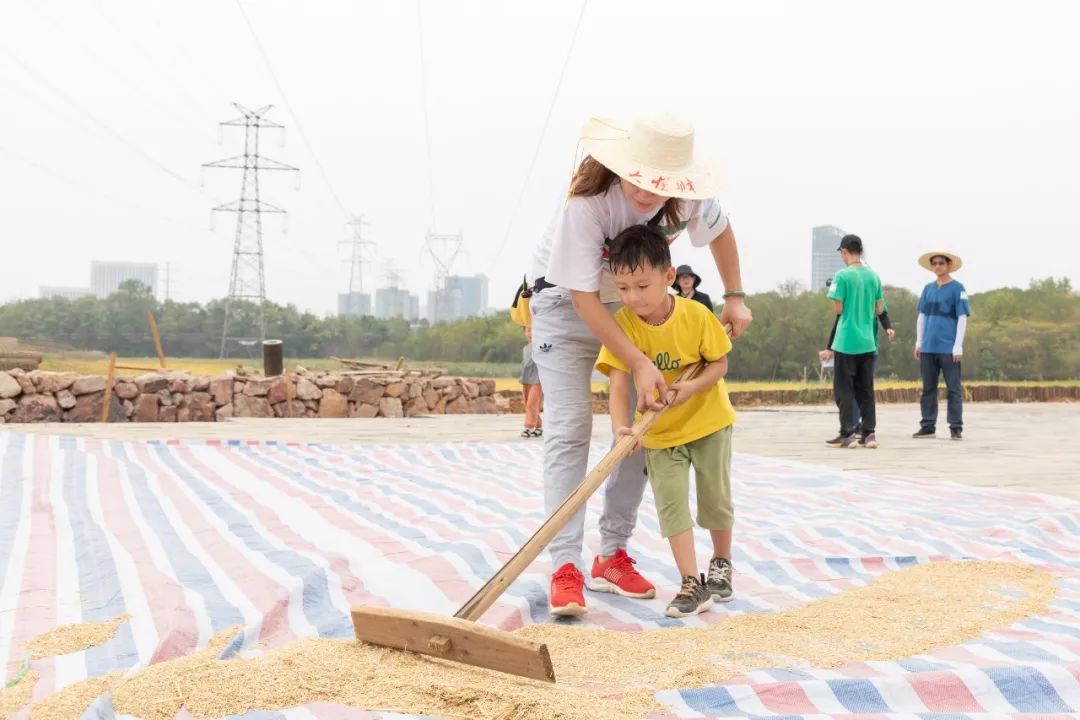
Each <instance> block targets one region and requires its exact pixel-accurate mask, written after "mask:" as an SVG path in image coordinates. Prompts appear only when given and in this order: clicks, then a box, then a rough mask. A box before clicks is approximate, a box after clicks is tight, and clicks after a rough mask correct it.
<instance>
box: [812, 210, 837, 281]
mask: <svg viewBox="0 0 1080 720" xmlns="http://www.w3.org/2000/svg"><path fill="white" fill-rule="evenodd" d="M845 234H846V233H844V231H843V230H841V229H840V228H838V227H835V226H833V225H819V226H818V227H816V228H814V229H813V233H812V236H813V239H812V241H811V259H810V289H811V290H823V289H825V288H826V287H828V283H829V281H831V280H832V278H833V275H835V274H836V272H837V271H838V270H843V269H844V261H843V260H841V259H840V253H839V252H837V248H838V247H840V238H842V237H844V235H845Z"/></svg>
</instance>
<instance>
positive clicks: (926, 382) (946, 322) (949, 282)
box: [912, 250, 971, 440]
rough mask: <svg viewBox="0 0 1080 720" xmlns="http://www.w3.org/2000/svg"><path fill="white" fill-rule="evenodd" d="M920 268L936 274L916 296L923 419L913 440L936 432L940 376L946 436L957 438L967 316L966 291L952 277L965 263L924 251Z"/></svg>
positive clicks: (944, 253)
mask: <svg viewBox="0 0 1080 720" xmlns="http://www.w3.org/2000/svg"><path fill="white" fill-rule="evenodd" d="M919 264H920V265H922V266H923V267H924V268H926V269H927V270H929V271H930V272H932V273H934V274H935V275H937V279H936V280H934V281H933V282H931V283H927V285H926V287H924V288H923V291H922V296H921V297H920V298H919V317H918V320H917V321H916V325H915V359H916V360H918V361H919V371H920V373H921V374H922V398H921V400H920V405H921V406H922V407H921V409H922V421H921V422H920V423H919V429H918V430H917V431H915V433H914V434H913V435H912V437H914V438H918V439H923V438H932V437H935V436H936V434H937V415H938V395H937V392H938V390H937V388H938V376H939V375H943V376H944V377H945V387H946V388H947V398H948V401H947V406H946V407H947V412H946V419H947V420H948V422H949V435H950V437H952V439H953V440H960V439H961V438H962V437H963V433H964V387H963V385H962V384H961V373H960V361H961V360H962V359H963V357H964V333H965V332H966V330H967V319H968V316H969V315H971V305H970V303H968V296H967V291H966V290H965V289H964V286H963V285H962V284H961V283H960V282H959V281H957V280H954V279H953V277H952V273H954V272H956V271H957V270H959V269H960V266H961V265H963V261H962V260H960V257H959V256H958V255H955V254H953V253H951V252H948V251H947V250H931V251H930V252H928V253H923V254H922V256H921V257H920V258H919Z"/></svg>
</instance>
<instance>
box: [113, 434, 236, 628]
mask: <svg viewBox="0 0 1080 720" xmlns="http://www.w3.org/2000/svg"><path fill="white" fill-rule="evenodd" d="M108 447H109V449H110V451H111V452H112V456H113V457H114V458H115V459H116V460H117V461H118V462H120V463H121V464H122V465H123V468H122V470H121V477H123V476H125V475H126V477H127V479H128V483H129V487H130V488H131V494H132V497H133V498H134V500H135V503H136V508H135V510H134V511H137V512H139V513H140V514H141V515H142V519H143V522H144V523H145V524H146V526H147V527H148V528H149V529H150V531H151V532H153V533H154V534H155V535H156V536H157V538H158V542H159V543H160V544H161V547H163V548H164V549H165V561H166V562H168V563H169V565H170V566H171V567H172V571H173V575H174V577H176V579H177V581H178V582H179V583H180V584H181V585H183V586H184V588H186V589H187V590H190V591H191V592H193V593H196V594H198V595H199V596H200V597H201V599H202V601H203V603H204V605H205V606H206V612H207V615H208V617H209V620H210V627H211V630H212V631H213V632H215V633H216V632H218V631H220V630H224V629H225V628H227V627H231V626H233V625H241V624H243V622H244V616H243V614H242V613H241V612H240V610H239V609H238V608H237V607H236V606H235V605H233V604H232V603H230V602H229V601H228V600H226V599H225V596H224V595H223V594H222V592H221V589H220V588H219V587H218V586H217V583H216V582H215V581H214V578H213V576H211V575H210V572H209V571H208V570H207V569H206V566H205V565H204V564H203V562H202V561H201V560H200V559H199V558H198V557H196V556H195V554H194V553H192V552H191V550H190V549H189V548H188V547H187V545H186V543H185V542H184V540H183V539H182V537H181V535H180V533H178V532H177V530H176V527H175V526H174V525H173V520H172V519H171V518H170V517H169V514H168V513H166V512H165V509H164V508H163V507H162V505H161V501H160V500H159V499H158V496H157V492H156V491H154V490H151V488H150V481H149V479H148V477H147V474H146V469H145V468H143V467H142V465H140V464H139V463H138V462H137V461H136V460H135V459H134V458H131V457H129V456H128V447H129V446H128V444H126V443H122V442H110V443H109V444H108ZM124 471H126V472H124Z"/></svg>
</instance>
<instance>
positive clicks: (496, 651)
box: [352, 361, 705, 682]
mask: <svg viewBox="0 0 1080 720" xmlns="http://www.w3.org/2000/svg"><path fill="white" fill-rule="evenodd" d="M704 368H705V363H704V361H702V362H698V363H695V364H694V365H691V366H690V367H688V368H686V369H685V370H683V372H682V373H681V374H680V375H679V377H678V380H679V381H686V380H692V379H693V378H694V377H696V376H697V375H698V374H699V373H700V372H701V371H702V370H703V369H704ZM676 395H677V393H675V392H674V391H671V392H669V394H668V397H667V401H668V402H669V403H670V402H672V401H673V400H674V399H675V396H676ZM662 412H663V409H661V410H649V411H647V412H645V413H644V414H643V415H642V416H641V417H640V418H639V419H638V420H637V422H635V423H634V426H633V427H632V428H631V434H630V435H627V436H625V437H623V438H621V439H619V441H618V442H616V443H615V445H613V446H612V448H611V450H609V451H608V453H607V455H605V456H604V458H603V459H602V460H601V461H600V462H599V463H598V464H597V466H596V467H595V468H593V470H592V472H590V473H589V474H588V476H587V477H586V478H585V479H584V480H583V481H582V483H581V484H580V485H578V487H577V488H576V489H575V490H574V491H573V492H572V493H571V494H570V496H569V497H568V498H566V500H565V501H564V502H563V504H562V505H560V506H559V508H558V509H557V510H556V511H555V512H554V513H553V514H552V515H551V517H549V518H548V519H547V520H546V521H544V524H543V525H541V526H540V528H539V529H538V530H537V531H536V532H535V533H533V536H532V537H531V538H529V540H528V541H527V542H526V543H525V544H524V545H523V546H522V547H521V549H520V550H518V551H517V553H515V554H514V556H513V557H512V558H510V560H509V561H508V562H507V563H506V564H505V565H503V566H502V568H500V569H499V571H498V572H497V573H495V575H494V576H493V577H492V578H491V579H490V580H488V581H487V583H485V584H484V586H483V587H482V588H480V590H478V591H477V592H476V594H475V595H473V596H472V598H471V599H470V600H469V601H468V602H467V603H465V604H464V605H463V606H462V607H461V609H460V610H458V611H457V613H455V615H454V617H453V618H445V617H443V616H441V615H435V614H431V613H420V612H408V611H402V610H394V609H392V608H377V607H368V606H364V605H355V606H353V609H352V617H353V626H354V627H355V629H356V639H357V640H359V641H361V642H367V643H371V644H373V645H383V646H386V647H393V648H398V649H401V650H410V651H412V652H416V653H421V654H424V655H431V656H433V657H438V658H442V659H444V660H454V661H457V662H462V663H467V664H469V665H477V666H480V667H486V668H490V669H492V670H499V671H501V672H506V673H510V674H513V675H520V676H522V677H528V678H533V679H536V680H547V681H549V682H555V670H554V668H553V667H552V666H551V657H550V655H549V654H548V649H547V645H544V644H541V643H535V642H531V641H526V640H522V639H520V638H518V637H514V636H513V635H511V634H510V633H506V632H503V631H501V630H495V629H493V628H487V627H483V626H480V625H477V624H476V622H475V621H476V620H478V619H479V618H480V616H481V615H483V614H484V612H485V611H486V610H487V609H488V608H489V607H491V605H492V604H493V603H494V602H495V601H496V600H497V599H498V598H499V596H500V595H502V594H503V592H504V591H505V590H506V588H508V587H510V585H511V583H513V582H514V580H516V579H517V577H518V576H519V575H521V573H522V572H524V570H525V568H527V567H528V566H529V565H530V564H531V563H532V561H533V560H535V559H536V556H537V555H539V554H540V553H541V552H542V551H543V549H544V548H545V547H547V545H548V543H550V542H551V540H552V539H553V538H554V537H555V535H557V534H558V533H559V531H560V530H562V529H563V527H564V526H565V525H566V523H567V522H569V521H570V518H571V517H573V516H574V514H575V513H577V511H578V510H580V509H581V508H582V507H583V506H584V505H585V503H586V502H587V501H588V499H589V498H590V497H591V496H592V495H593V493H595V492H596V490H597V489H598V488H599V487H600V486H601V485H603V484H604V481H605V480H607V478H608V476H609V475H610V474H611V473H612V472H613V471H614V470H615V468H616V467H618V465H619V463H621V462H622V461H623V460H625V459H626V458H627V457H629V456H630V455H631V454H632V453H633V451H634V446H635V445H637V443H638V441H639V440H640V439H641V436H642V435H644V434H645V433H646V432H647V431H648V430H649V428H650V427H651V426H652V424H653V423H654V422H656V418H657V417H659V415H660V413H662Z"/></svg>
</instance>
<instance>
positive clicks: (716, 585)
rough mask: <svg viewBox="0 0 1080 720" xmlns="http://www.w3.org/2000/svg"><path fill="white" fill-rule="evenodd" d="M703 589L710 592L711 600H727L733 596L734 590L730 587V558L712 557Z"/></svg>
mask: <svg viewBox="0 0 1080 720" xmlns="http://www.w3.org/2000/svg"><path fill="white" fill-rule="evenodd" d="M705 589H706V590H708V591H709V593H711V594H712V599H713V602H727V601H728V600H731V599H732V598H733V597H735V591H734V590H733V589H732V587H731V561H730V560H728V559H727V558H722V557H714V558H713V559H712V560H710V561H709V574H708V576H707V579H706V580H705Z"/></svg>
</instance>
